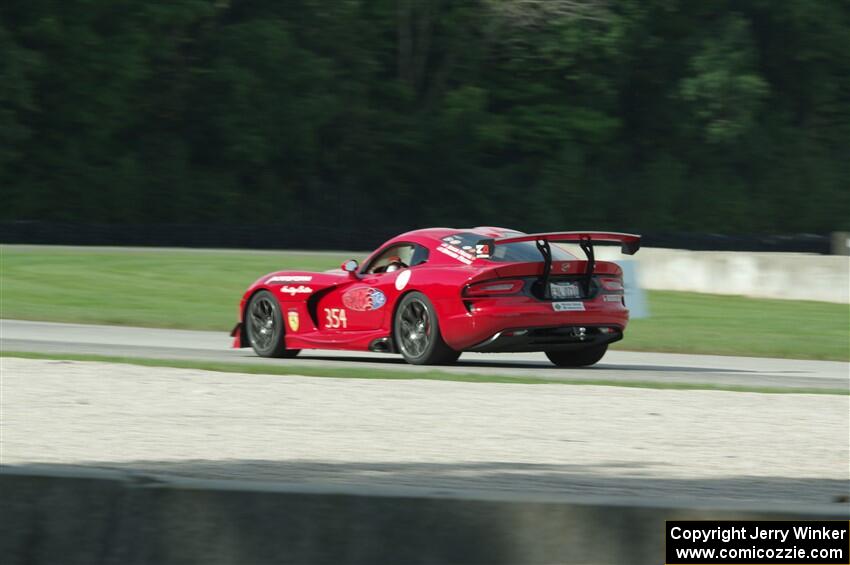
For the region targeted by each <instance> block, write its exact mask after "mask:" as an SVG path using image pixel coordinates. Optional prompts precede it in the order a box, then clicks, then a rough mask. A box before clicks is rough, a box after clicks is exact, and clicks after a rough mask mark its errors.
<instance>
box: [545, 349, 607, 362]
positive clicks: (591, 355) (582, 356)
mask: <svg viewBox="0 0 850 565" xmlns="http://www.w3.org/2000/svg"><path fill="white" fill-rule="evenodd" d="M606 351H608V344H607V343H603V344H602V345H594V346H592V347H588V348H586V349H579V350H577V351H547V352H546V357H548V358H549V361H551V362H552V363H554V364H555V365H557V366H558V367H587V366H588V365H593V364H594V363H596V362H597V361H599V360H600V359H602V357H603V356H604V355H605V352H606Z"/></svg>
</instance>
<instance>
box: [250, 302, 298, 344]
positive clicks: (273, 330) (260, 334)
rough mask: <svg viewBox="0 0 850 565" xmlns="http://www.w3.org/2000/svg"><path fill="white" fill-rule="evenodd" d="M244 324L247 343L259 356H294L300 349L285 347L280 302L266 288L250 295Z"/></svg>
mask: <svg viewBox="0 0 850 565" xmlns="http://www.w3.org/2000/svg"><path fill="white" fill-rule="evenodd" d="M244 324H245V325H244V327H245V334H246V336H247V337H248V343H250V344H251V347H252V348H253V349H254V352H255V353H256V354H257V355H259V356H260V357H295V356H296V355H298V353H299V352H300V351H301V350H300V349H287V348H286V342H285V340H284V339H283V316H282V315H281V313H280V304H279V303H278V301H277V299H276V298H275V297H274V295H273V294H272V293H271V292H269V291H267V290H261V291H260V292H258V293H257V294H255V295H254V296H253V297H251V301H250V302H248V307H247V308H245V321H244Z"/></svg>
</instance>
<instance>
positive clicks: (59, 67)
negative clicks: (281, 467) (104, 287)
mask: <svg viewBox="0 0 850 565" xmlns="http://www.w3.org/2000/svg"><path fill="white" fill-rule="evenodd" d="M848 52H850V4H848V3H847V2H845V1H843V0H821V1H818V2H811V1H809V0H787V1H784V2H775V1H771V0H743V1H734V2H733V1H732V0H719V1H717V2H709V3H694V2H687V1H685V0H619V1H616V2H615V1H609V2H604V1H603V0H469V1H462V2H457V1H454V0H369V1H366V0H340V1H333V2H328V1H326V0H286V1H284V2H280V1H272V0H167V1H166V0H72V1H68V0H65V1H62V0H27V1H24V0H8V1H7V2H4V3H3V4H2V6H0V185H2V187H3V195H4V198H3V200H4V206H3V207H2V211H0V220H17V219H43V220H48V221H72V222H111V223H125V222H130V223H144V222H148V223H156V222H179V223H234V224H235V223H259V224H271V223H279V224H282V225H288V224H299V225H306V224H310V225H316V226H326V227H327V229H329V230H341V231H343V232H344V231H346V230H348V231H356V230H362V229H364V226H370V225H380V224H390V225H394V226H399V227H403V226H417V225H468V224H489V225H499V224H502V225H512V226H516V227H519V228H523V229H552V228H564V227H576V228H581V227H598V228H619V229H641V230H652V231H663V230H677V231H721V232H729V233H734V232H780V233H781V232H798V231H816V232H825V231H831V230H835V229H850V189H848V183H847V179H848V178H850V150H848V140H849V139H850V57H847V55H846V54H847V53H848Z"/></svg>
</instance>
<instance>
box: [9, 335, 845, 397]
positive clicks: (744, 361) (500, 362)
mask: <svg viewBox="0 0 850 565" xmlns="http://www.w3.org/2000/svg"><path fill="white" fill-rule="evenodd" d="M230 344H231V338H230V337H229V336H228V335H227V333H225V332H208V331H188V330H173V329H153V328H135V327H125V326H98V325H83V324H60V323H49V322H33V321H22V320H0V348H2V350H3V351H26V352H35V353H51V354H57V353H70V354H96V355H111V356H126V357H142V358H153V359H180V360H205V361H221V362H229V363H247V364H252V365H258V364H260V365H263V364H266V365H269V366H277V367H286V366H287V365H288V366H293V367H304V366H322V367H356V368H359V369H369V368H372V369H383V370H387V369H390V370H393V371H410V372H416V371H430V370H433V369H434V368H433V367H417V366H412V365H408V364H406V363H404V362H403V361H402V359H401V357H400V356H398V355H391V354H380V353H367V352H345V351H304V352H302V353H301V355H299V356H298V357H297V358H295V359H263V358H259V357H257V356H255V355H254V353H253V351H251V350H250V349H231V348H230ZM438 369H439V370H440V371H445V372H452V373H464V374H486V375H511V376H525V377H536V378H545V379H553V380H558V379H567V380H570V381H576V380H592V381H600V380H605V381H622V382H624V383H627V382H630V381H631V382H653V383H668V384H670V383H674V384H675V383H683V384H685V383H686V384H707V385H726V386H729V385H735V386H747V387H771V388H789V389H793V388H808V389H839V390H847V389H848V388H850V364H848V363H844V362H838V361H804V360H795V359H768V358H756V357H728V356H713V355H682V354H672V353H652V352H628V351H609V352H608V354H607V355H606V356H605V358H604V359H603V360H602V361H601V362H600V363H598V364H597V365H595V366H593V367H588V368H582V369H559V368H556V367H554V366H553V365H552V364H551V363H549V361H548V360H547V359H546V357H545V356H544V355H543V354H542V353H511V354H492V353H490V354H479V353H465V354H463V356H462V357H461V358H460V360H459V361H458V362H457V363H456V364H455V365H452V366H446V367H439V368H438Z"/></svg>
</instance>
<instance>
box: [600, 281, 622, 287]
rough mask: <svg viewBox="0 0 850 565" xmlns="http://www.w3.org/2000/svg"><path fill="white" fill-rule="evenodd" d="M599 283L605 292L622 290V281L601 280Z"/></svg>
mask: <svg viewBox="0 0 850 565" xmlns="http://www.w3.org/2000/svg"><path fill="white" fill-rule="evenodd" d="M601 282H602V288H604V289H605V290H623V281H621V280H620V279H602V281H601Z"/></svg>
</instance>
